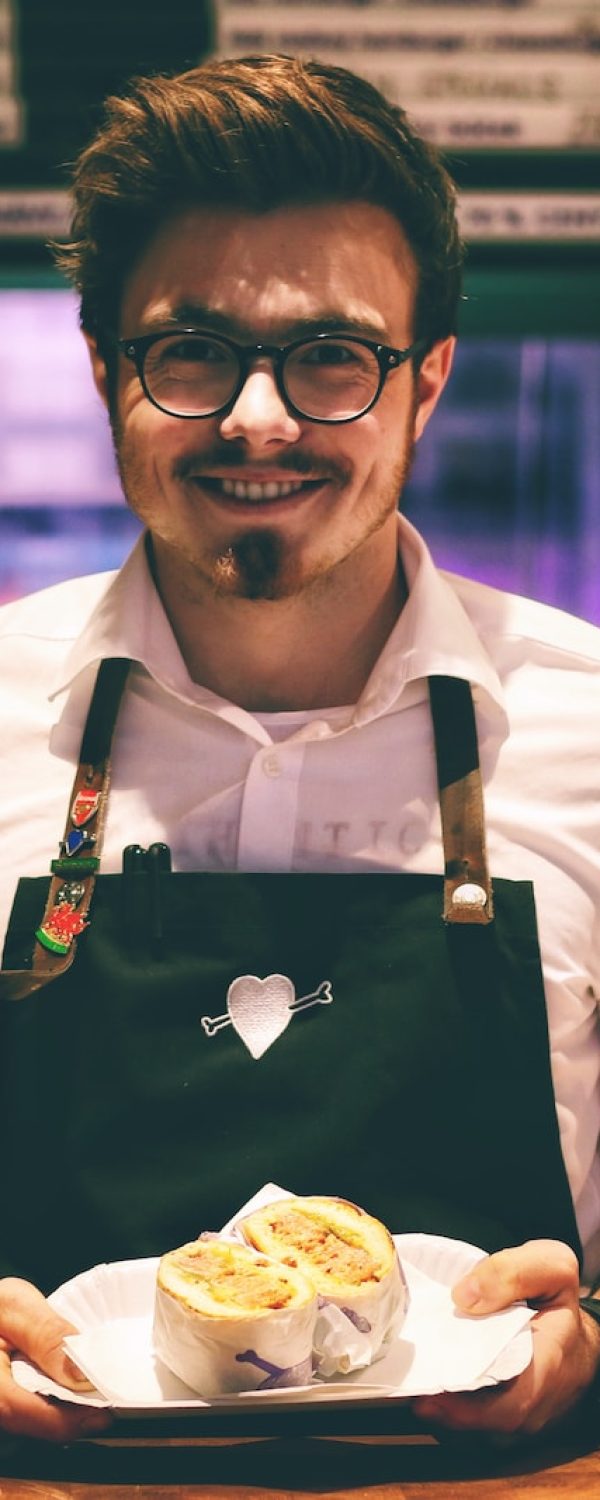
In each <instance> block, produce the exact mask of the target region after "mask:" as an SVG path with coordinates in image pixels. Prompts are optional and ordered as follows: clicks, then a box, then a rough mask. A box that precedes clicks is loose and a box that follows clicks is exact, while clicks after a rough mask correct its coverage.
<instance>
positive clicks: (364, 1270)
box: [237, 1197, 408, 1375]
mask: <svg viewBox="0 0 600 1500" xmlns="http://www.w3.org/2000/svg"><path fill="white" fill-rule="evenodd" d="M237 1230H238V1233H240V1234H241V1235H242V1237H243V1239H244V1240H245V1242H246V1243H247V1244H248V1245H251V1246H252V1247H253V1248H254V1249H256V1250H261V1251H263V1252H264V1254H265V1255H268V1256H269V1257H270V1258H271V1259H272V1260H277V1261H278V1262H279V1263H280V1265H281V1266H285V1267H287V1268H289V1269H291V1270H297V1271H300V1272H302V1274H303V1275H304V1276H305V1277H306V1278H307V1279H308V1280H309V1281H311V1282H312V1284H313V1286H314V1287H315V1289H316V1291H317V1293H318V1296H319V1305H320V1308H321V1309H322V1310H323V1311H322V1315H321V1316H320V1317H319V1320H318V1324H317V1328H316V1332H315V1356H316V1357H315V1366H316V1369H317V1370H318V1371H319V1372H320V1373H321V1374H322V1375H332V1374H334V1373H335V1372H336V1371H339V1372H341V1373H346V1372H347V1371H348V1370H350V1369H357V1368H359V1367H360V1366H363V1365H366V1364H370V1363H371V1361H372V1360H373V1359H374V1358H375V1356H376V1355H377V1354H378V1352H379V1351H380V1349H381V1346H382V1345H383V1343H384V1342H386V1341H387V1340H388V1339H389V1338H390V1337H391V1336H392V1334H393V1333H395V1332H396V1331H397V1329H398V1328H399V1326H400V1324H401V1322H402V1320H403V1318H404V1314H405V1311H406V1306H407V1301H408V1296H407V1288H406V1283H405V1281H404V1277H403V1275H402V1271H401V1268H400V1262H399V1260H398V1256H397V1253H396V1247H395V1245H394V1241H393V1239H392V1236H391V1234H390V1233H389V1230H387V1229H386V1228H385V1225H383V1224H381V1223H380V1221H379V1220H378V1219H374V1218H372V1216H371V1215H370V1214H368V1213H366V1212H365V1210H364V1209H362V1208H358V1207H357V1206H356V1204H354V1203H347V1202H346V1201H345V1200H344V1199H342V1198H324V1197H310V1198H282V1199H279V1200H278V1201H277V1202H275V1203H269V1204H268V1205H267V1206H266V1207H264V1208H259V1209H257V1210H256V1211H255V1212H254V1213H251V1214H249V1215H248V1216H247V1217H246V1218H244V1219H241V1220H240V1221H239V1222H238V1225H237Z"/></svg>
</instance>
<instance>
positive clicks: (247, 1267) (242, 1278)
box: [158, 1241, 309, 1316]
mask: <svg viewBox="0 0 600 1500" xmlns="http://www.w3.org/2000/svg"><path fill="white" fill-rule="evenodd" d="M299 1280H300V1278H298V1279H297V1280H296V1281H294V1280H293V1279H292V1278H291V1276H290V1275H289V1274H286V1271H285V1270H284V1268H283V1267H282V1266H278V1265H273V1264H272V1263H271V1262H270V1261H267V1260H265V1259H264V1258H263V1257H261V1256H257V1255H255V1254H254V1253H252V1252H251V1251H249V1250H246V1249H245V1248H244V1247H243V1246H232V1245H226V1244H224V1243H218V1242H215V1241H211V1242H208V1243H203V1242H202V1241H198V1242H196V1243H192V1244H189V1245H183V1246H182V1247H181V1249H179V1250H173V1251H171V1252H170V1254H169V1255H168V1256H164V1257H163V1261H162V1263H161V1266H160V1270H159V1276H158V1283H159V1286H161V1287H162V1289H163V1291H165V1292H168V1293H170V1295H171V1296H174V1297H176V1298H177V1300H178V1301H179V1302H182V1303H183V1304H184V1305H185V1306H187V1307H189V1308H191V1309H192V1310H193V1311H202V1312H205V1313H206V1312H210V1311H211V1305H212V1311H214V1314H215V1316H218V1314H219V1312H220V1311H221V1310H225V1309H227V1310H228V1312H229V1313H231V1312H233V1311H238V1312H240V1313H245V1312H250V1313H256V1312H270V1311H274V1310H275V1309H277V1308H284V1307H290V1306H294V1305H295V1304H297V1303H298V1301H299V1300H301V1298H300V1296H299V1286H298V1281H299ZM306 1290H307V1291H308V1290H309V1289H308V1288H306Z"/></svg>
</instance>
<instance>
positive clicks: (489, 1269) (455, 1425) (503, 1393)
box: [412, 1240, 600, 1435]
mask: <svg viewBox="0 0 600 1500" xmlns="http://www.w3.org/2000/svg"><path fill="white" fill-rule="evenodd" d="M452 1295H453V1298H454V1302H455V1304H456V1306H457V1308H459V1309H460V1311H461V1312H465V1313H468V1314H469V1315H472V1316H474V1317H483V1316H486V1315H487V1314H489V1313H494V1312H498V1311H500V1309H501V1308H503V1307H509V1306H510V1304H511V1303H512V1302H519V1301H527V1302H530V1303H531V1304H533V1305H534V1306H535V1307H537V1308H538V1311H537V1313H536V1316H535V1318H534V1319H533V1322H532V1324H531V1332H532V1335H533V1358H532V1361H531V1364H530V1365H528V1367H527V1369H526V1370H524V1371H523V1374H522V1375H518V1376H516V1377H515V1379H514V1380H509V1381H507V1382H506V1383H505V1384H503V1385H500V1386H494V1387H486V1388H485V1389H483V1390H480V1391H472V1392H465V1394H464V1395H462V1394H460V1393H458V1394H454V1393H446V1392H445V1393H444V1394H442V1395H439V1396H422V1397H417V1398H416V1399H415V1400H414V1401H413V1403H412V1405H413V1411H414V1412H415V1415H416V1416H418V1417H420V1418H422V1419H423V1420H425V1421H427V1422H432V1423H435V1425H436V1426H440V1427H447V1428H450V1429H452V1430H453V1431H464V1432H467V1431H469V1430H471V1431H474V1432H488V1433H514V1434H522V1435H525V1434H533V1433H537V1432H539V1431H540V1430H541V1429H542V1428H543V1427H545V1426H546V1425H547V1424H548V1423H551V1422H556V1421H558V1420H559V1418H560V1417H563V1416H565V1414H566V1413H567V1412H568V1411H569V1410H570V1409H571V1407H573V1406H574V1405H575V1404H576V1402H577V1401H578V1400H579V1398H580V1397H581V1396H582V1395H583V1394H584V1392H585V1390H586V1389H587V1387H588V1386H589V1385H590V1384H591V1382H592V1380H593V1378H594V1376H595V1374H596V1372H597V1370H598V1367H599V1365H600V1325H598V1324H597V1323H595V1322H594V1320H593V1319H592V1318H590V1317H588V1315H587V1314H586V1313H585V1312H583V1311H582V1310H581V1308H580V1306H579V1295H580V1287H579V1271H578V1266H577V1260H576V1258H575V1256H574V1254H573V1251H572V1250H570V1249H569V1247H568V1245H563V1244H561V1243H560V1242H559V1241H558V1240H531V1241H530V1242H529V1243H528V1244H526V1245H520V1246H519V1247H518V1248H517V1249H514V1250H501V1251H499V1252H498V1253H497V1254H496V1255H490V1256H488V1258H487V1259H486V1260H483V1261H481V1262H480V1263H479V1264H478V1265H477V1266H476V1267H475V1268H474V1270H473V1271H471V1272H469V1274H468V1275H467V1276H465V1277H463V1279H462V1281H459V1282H458V1283H457V1285H456V1286H455V1287H454V1288H453V1292H452Z"/></svg>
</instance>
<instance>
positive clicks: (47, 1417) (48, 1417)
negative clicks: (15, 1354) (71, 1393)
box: [0, 1352, 112, 1443]
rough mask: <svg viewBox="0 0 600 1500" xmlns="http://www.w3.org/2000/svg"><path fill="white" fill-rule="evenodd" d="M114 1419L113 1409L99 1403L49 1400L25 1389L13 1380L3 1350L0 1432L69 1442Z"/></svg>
mask: <svg viewBox="0 0 600 1500" xmlns="http://www.w3.org/2000/svg"><path fill="white" fill-rule="evenodd" d="M111 1420H112V1417H111V1414H110V1412H108V1411H105V1410H102V1409H100V1408H98V1407H92V1406H70V1405H69V1404H68V1403H67V1402H62V1401H61V1402H58V1401H57V1402H54V1401H47V1400H45V1398H44V1397H43V1396H34V1395H32V1394H31V1392H30V1391H24V1390H22V1389H21V1387H20V1386H18V1385H17V1384H16V1382H15V1381H14V1380H13V1377H12V1374H11V1369H10V1360H9V1357H8V1354H6V1352H1V1353H0V1432H4V1433H10V1435H11V1436H13V1437H31V1438H39V1439H41V1440H42V1441H44V1442H50V1443H52V1442H54V1443H69V1442H74V1441H76V1439H77V1438H82V1437H91V1436H92V1435H93V1434H94V1433H99V1432H103V1431H104V1430H105V1428H106V1427H108V1426H109V1425H110V1422H111Z"/></svg>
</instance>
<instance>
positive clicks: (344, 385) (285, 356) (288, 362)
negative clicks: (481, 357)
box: [117, 328, 426, 422]
mask: <svg viewBox="0 0 600 1500" xmlns="http://www.w3.org/2000/svg"><path fill="white" fill-rule="evenodd" d="M117 342H118V347H119V349H120V350H121V353H122V354H124V355H125V356H126V358H127V359H130V360H132V361H133V364H134V365H135V367H136V370H137V373H138V376H139V378H140V381H141V383H142V387H143V390H144V392H145V394H146V396H147V397H148V400H149V401H151V402H152V405H153V406H157V407H158V409H159V411H163V412H166V413H167V415H168V416H172V417H192V418H194V417H216V416H219V415H221V414H222V413H223V412H226V411H227V409H228V408H230V407H232V406H233V405H234V404H235V402H236V401H237V398H238V396H239V394H240V391H241V390H242V388H243V386H244V385H245V382H246V380H247V378H248V374H249V371H250V367H251V365H252V364H253V363H254V362H255V360H257V359H264V358H267V359H269V360H271V361H272V366H273V378H274V380H275V383H276V385H277V389H278V391H279V394H280V396H281V397H282V400H283V401H284V402H285V404H286V406H287V407H288V409H289V410H290V411H292V412H293V413H294V414H295V415H296V416H298V417H308V418H309V420H310V421H311V422H355V421H356V419H357V417H363V416H364V415H365V412H368V411H370V410H371V407H372V406H374V405H375V402H376V401H377V400H378V399H379V397H380V395H381V392H382V390H383V387H384V385H385V382H386V380H387V377H388V375H389V374H390V373H391V371H392V370H397V369H398V367H399V366H400V365H402V364H404V362H405V361H406V360H407V359H410V358H411V357H412V356H413V355H417V354H420V353H422V351H423V350H424V349H425V348H426V342H425V340H424V339H418V340H417V342H416V343H414V344H410V345H409V347H408V348H407V349H392V348H390V347H389V346H388V345H387V344H378V343H376V342H375V341H374V340H372V339H366V338H360V337H358V336H357V337H356V338H354V337H346V336H345V335H344V334H337V333H317V334H314V335H313V336H312V337H311V338H303V339H295V340H294V342H293V343H292V344H284V345H278V344H238V343H236V342H235V340H234V339H230V338H225V337H224V335H222V334H218V335H217V334H213V333H204V332H203V331H202V329H198V328H181V329H178V330H177V332H174V333H148V334H144V335H143V336H141V337H140V338H133V339H118V341H117Z"/></svg>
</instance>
